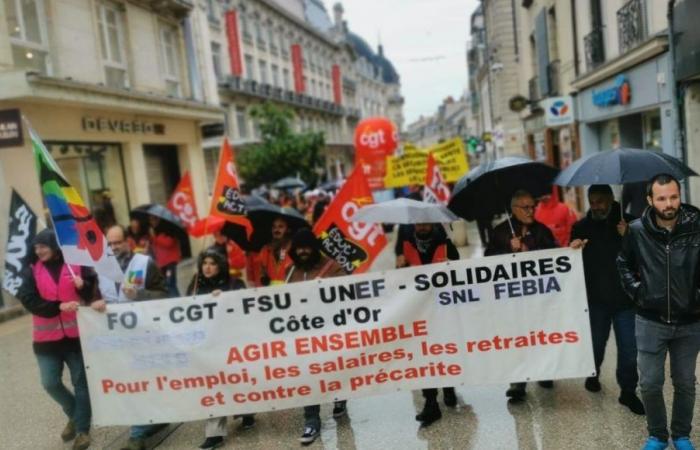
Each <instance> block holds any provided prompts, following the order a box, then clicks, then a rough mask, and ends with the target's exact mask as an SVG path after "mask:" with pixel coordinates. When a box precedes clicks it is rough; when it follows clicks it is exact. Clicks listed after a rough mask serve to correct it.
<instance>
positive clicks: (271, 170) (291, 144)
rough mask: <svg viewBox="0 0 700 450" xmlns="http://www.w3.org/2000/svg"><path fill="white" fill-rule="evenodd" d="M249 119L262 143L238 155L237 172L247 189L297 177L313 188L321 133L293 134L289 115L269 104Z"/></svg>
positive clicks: (264, 104) (292, 115) (286, 109)
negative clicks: (255, 127) (254, 123)
mask: <svg viewBox="0 0 700 450" xmlns="http://www.w3.org/2000/svg"><path fill="white" fill-rule="evenodd" d="M251 116H252V117H253V120H255V121H256V123H257V125H258V129H259V130H260V136H261V142H260V143H259V144H253V145H251V146H249V147H247V148H246V149H245V150H244V151H242V152H241V153H240V155H238V158H237V163H238V170H239V172H240V174H241V176H242V178H243V179H244V181H245V183H246V185H247V186H248V187H250V188H252V187H257V186H260V185H262V184H271V183H274V182H275V181H277V180H279V179H280V178H284V177H289V176H296V175H297V173H298V174H299V175H300V176H301V179H302V180H304V181H305V182H306V183H307V184H309V185H313V184H314V183H315V182H316V181H317V180H316V178H317V177H318V175H317V174H316V171H315V170H314V169H315V168H316V167H319V166H322V164H323V162H322V160H321V156H320V150H321V148H323V146H324V145H325V141H324V136H323V133H318V132H303V133H295V132H294V130H293V129H292V120H293V118H294V114H293V113H292V111H290V110H289V109H288V108H284V107H278V106H275V105H273V104H271V103H263V104H260V105H256V106H254V107H253V108H252V109H251Z"/></svg>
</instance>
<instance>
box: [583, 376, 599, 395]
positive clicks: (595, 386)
mask: <svg viewBox="0 0 700 450" xmlns="http://www.w3.org/2000/svg"><path fill="white" fill-rule="evenodd" d="M584 386H585V388H586V390H587V391H588V392H600V389H601V386H600V381H599V380H598V377H597V376H595V377H588V378H586V383H585V384H584Z"/></svg>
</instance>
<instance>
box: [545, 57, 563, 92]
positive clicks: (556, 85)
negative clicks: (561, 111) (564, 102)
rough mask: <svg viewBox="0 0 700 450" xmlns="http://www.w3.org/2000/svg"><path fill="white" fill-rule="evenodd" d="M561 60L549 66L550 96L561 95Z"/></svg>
mask: <svg viewBox="0 0 700 450" xmlns="http://www.w3.org/2000/svg"><path fill="white" fill-rule="evenodd" d="M559 66H560V63H559V60H558V59H557V60H554V61H552V62H550V63H549V65H548V66H547V74H548V75H549V92H548V94H549V95H559V94H561V85H560V75H559V74H560V72H559Z"/></svg>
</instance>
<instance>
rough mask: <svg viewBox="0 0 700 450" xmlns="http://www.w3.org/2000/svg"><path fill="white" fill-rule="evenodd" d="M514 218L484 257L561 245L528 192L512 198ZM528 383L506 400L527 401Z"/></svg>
mask: <svg viewBox="0 0 700 450" xmlns="http://www.w3.org/2000/svg"><path fill="white" fill-rule="evenodd" d="M510 210H511V212H512V215H511V216H510V218H509V219H507V220H504V221H503V222H501V223H500V224H498V225H497V226H496V227H495V228H494V229H493V235H492V239H491V241H490V242H489V245H488V247H487V248H486V250H485V251H484V256H491V255H505V254H508V253H518V252H527V251H529V250H544V249H548V248H555V247H556V246H557V244H556V241H555V240H554V235H553V234H552V232H551V231H550V230H549V228H547V226H546V225H544V224H541V223H540V222H538V221H536V220H535V199H534V198H533V197H532V194H530V193H529V192H527V191H525V190H519V191H516V192H515V193H514V194H513V196H512V197H511V199H510ZM537 384H539V385H540V386H541V387H543V388H546V389H551V388H552V387H554V382H553V381H551V380H542V381H538V382H537ZM526 386H527V384H526V383H511V385H510V388H509V389H508V390H507V391H506V397H508V398H510V400H511V401H512V402H519V401H522V400H524V399H525V388H526Z"/></svg>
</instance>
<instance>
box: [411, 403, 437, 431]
mask: <svg viewBox="0 0 700 450" xmlns="http://www.w3.org/2000/svg"><path fill="white" fill-rule="evenodd" d="M440 418H442V412H441V411H440V406H439V405H438V403H437V401H436V400H432V401H426V402H425V406H424V407H423V411H421V412H420V413H418V414H417V415H416V420H417V421H419V422H421V426H423V427H427V426H428V425H430V424H432V423H433V422H435V421H437V420H440Z"/></svg>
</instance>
